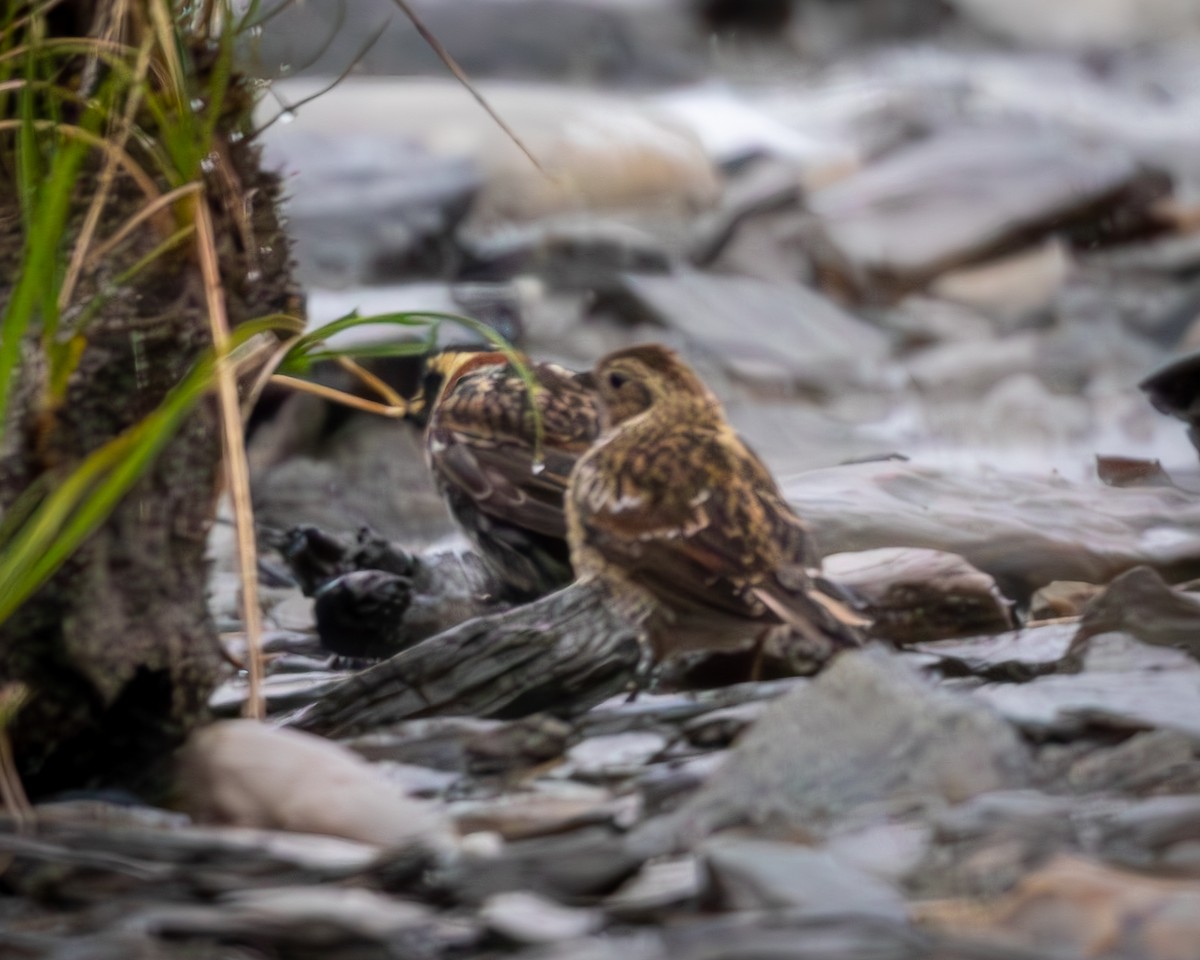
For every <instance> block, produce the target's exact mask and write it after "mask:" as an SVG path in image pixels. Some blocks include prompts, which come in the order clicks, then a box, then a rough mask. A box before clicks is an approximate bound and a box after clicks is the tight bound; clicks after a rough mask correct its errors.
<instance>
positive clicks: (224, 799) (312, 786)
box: [178, 720, 455, 851]
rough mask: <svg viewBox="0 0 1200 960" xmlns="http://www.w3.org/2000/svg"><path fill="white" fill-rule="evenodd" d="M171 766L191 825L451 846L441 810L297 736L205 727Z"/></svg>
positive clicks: (322, 743)
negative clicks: (176, 770) (176, 772)
mask: <svg viewBox="0 0 1200 960" xmlns="http://www.w3.org/2000/svg"><path fill="white" fill-rule="evenodd" d="M179 767H180V770H179V775H178V776H179V792H180V797H181V802H182V804H183V805H184V807H185V808H186V809H187V810H188V811H189V812H190V813H191V814H192V815H193V816H194V817H195V818H196V819H198V820H202V821H207V822H212V823H227V824H232V825H235V826H244V827H256V828H271V829H280V830H295V831H298V832H303V833H321V834H328V835H330V836H336V837H342V838H345V839H349V840H358V841H362V842H365V843H375V844H379V845H381V846H393V847H409V848H414V849H415V848H423V849H428V850H431V851H434V850H436V851H442V850H448V849H451V848H452V847H453V845H454V843H455V834H454V830H453V827H452V826H451V823H450V820H449V818H448V817H446V815H445V813H444V812H443V811H442V810H440V809H439V808H437V807H435V806H434V805H432V804H428V803H426V802H424V801H420V800H414V799H411V798H409V797H406V796H405V795H404V793H403V792H402V791H401V790H400V789H399V788H398V787H396V786H394V785H393V784H391V783H389V782H388V781H387V779H385V778H384V777H383V776H382V775H381V774H380V772H379V771H378V770H376V769H375V768H374V767H372V766H371V765H370V764H368V763H367V762H365V761H364V760H363V759H362V758H361V757H359V756H358V755H357V754H354V753H351V752H350V751H349V750H346V749H345V748H344V747H341V746H338V745H337V744H335V743H331V742H330V741H328V740H324V739H322V738H320V737H316V736H312V735H311V734H307V733H301V732H300V731H297V730H287V729H280V728H275V727H271V726H268V725H267V724H264V723H260V722H258V721H255V720H226V721H222V722H218V723H214V724H211V725H210V726H208V727H205V728H203V729H201V730H199V731H197V732H196V733H194V734H192V736H191V737H190V738H189V740H188V741H187V743H186V744H185V745H184V746H183V747H182V748H181V750H180V753H179Z"/></svg>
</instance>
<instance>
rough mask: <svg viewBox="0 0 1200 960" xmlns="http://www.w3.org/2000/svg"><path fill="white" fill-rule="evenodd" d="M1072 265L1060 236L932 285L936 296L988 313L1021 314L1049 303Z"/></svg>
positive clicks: (961, 270)
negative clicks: (1059, 238)
mask: <svg viewBox="0 0 1200 960" xmlns="http://www.w3.org/2000/svg"><path fill="white" fill-rule="evenodd" d="M1070 268H1071V260H1070V256H1069V254H1068V252H1067V249H1066V246H1065V245H1064V244H1063V243H1062V241H1061V240H1058V239H1057V238H1054V239H1050V240H1048V241H1046V242H1045V243H1042V244H1040V245H1039V246H1036V247H1034V248H1032V249H1031V250H1023V251H1021V252H1020V253H1015V254H1012V255H1010V256H1007V257H1001V258H998V259H995V260H989V261H987V262H986V263H981V264H978V265H976V266H971V267H960V268H958V269H957V270H952V271H950V272H948V273H944V274H942V275H941V276H940V277H938V278H937V279H936V280H935V281H934V282H933V283H932V284H931V285H930V287H929V291H930V293H931V294H933V295H934V296H935V297H943V298H945V299H946V300H952V301H954V302H956V303H961V304H965V305H967V306H971V307H975V308H976V309H978V310H982V311H984V312H985V313H988V314H996V315H1000V316H1010V315H1014V314H1016V315H1020V314H1025V313H1029V312H1031V311H1034V310H1038V309H1041V308H1044V307H1046V306H1048V305H1049V304H1050V302H1051V300H1052V299H1053V297H1054V295H1055V294H1056V293H1057V292H1058V290H1059V288H1060V287H1062V285H1063V284H1064V283H1065V282H1066V279H1067V275H1068V273H1069V271H1070Z"/></svg>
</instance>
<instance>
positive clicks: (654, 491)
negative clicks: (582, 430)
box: [576, 430, 808, 622]
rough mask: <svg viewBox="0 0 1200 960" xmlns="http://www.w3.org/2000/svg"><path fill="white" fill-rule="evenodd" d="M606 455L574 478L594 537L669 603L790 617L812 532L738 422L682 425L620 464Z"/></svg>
mask: <svg viewBox="0 0 1200 960" xmlns="http://www.w3.org/2000/svg"><path fill="white" fill-rule="evenodd" d="M599 460H600V458H594V457H589V458H588V460H587V461H585V462H584V463H583V464H581V470H580V473H579V476H578V477H577V480H576V484H577V486H576V491H577V492H576V501H577V503H578V504H579V505H580V509H581V517H582V519H583V528H584V536H585V538H586V540H587V543H588V545H589V546H591V547H592V548H593V549H594V550H596V551H597V552H598V553H599V554H600V555H601V556H602V557H604V558H605V559H606V560H607V561H608V562H609V563H612V564H614V565H615V566H617V567H618V568H620V569H622V570H625V571H627V572H629V573H630V574H631V575H632V576H633V579H634V580H635V581H636V582H637V583H639V584H640V585H642V586H643V587H645V588H647V589H649V590H650V591H651V592H652V593H654V594H655V595H657V596H658V597H659V598H660V599H661V600H663V601H664V602H665V603H667V604H670V605H687V606H693V607H697V608H700V609H710V610H713V611H714V612H717V611H719V612H724V613H728V614H730V615H733V616H736V617H741V618H747V619H763V620H767V621H771V622H780V621H782V620H783V617H782V616H781V615H780V613H779V612H778V610H777V609H776V608H777V607H780V606H783V607H785V608H786V607H788V606H789V605H790V602H789V600H788V599H787V594H788V593H789V592H791V589H789V588H788V587H787V583H793V584H794V588H792V589H795V590H798V591H803V590H804V589H805V587H806V586H807V578H806V576H805V575H804V572H803V571H804V563H805V558H806V551H807V543H808V538H807V535H806V531H805V528H804V525H803V523H802V522H801V521H800V519H799V518H798V517H796V515H795V514H794V513H792V511H791V510H790V509H789V508H788V507H787V505H786V504H785V503H784V501H783V499H782V497H780V496H779V493H778V488H777V487H776V486H775V482H774V480H773V479H772V478H771V475H770V474H769V473H768V472H767V471H766V469H765V467H763V466H762V464H761V463H760V462H759V461H758V460H757V458H755V457H753V455H748V454H747V451H746V449H745V447H743V446H742V445H741V443H740V441H738V440H737V438H736V436H735V435H733V434H732V432H731V431H730V432H728V433H726V432H724V431H687V430H677V431H674V432H672V434H670V435H669V436H667V437H665V438H664V439H663V440H662V442H659V443H656V444H653V445H647V446H646V448H645V449H639V450H637V451H635V452H634V453H633V454H632V456H631V457H630V458H628V459H626V461H624V462H622V464H621V468H620V469H619V470H613V469H611V468H610V467H608V466H606V465H605V464H603V463H602V462H598V461H599ZM783 572H786V576H785V577H784V580H783V581H782V582H780V581H777V575H778V574H780V573H783ZM757 590H762V591H765V594H764V596H758V595H757V594H756V591H757ZM805 606H807V605H806V604H805Z"/></svg>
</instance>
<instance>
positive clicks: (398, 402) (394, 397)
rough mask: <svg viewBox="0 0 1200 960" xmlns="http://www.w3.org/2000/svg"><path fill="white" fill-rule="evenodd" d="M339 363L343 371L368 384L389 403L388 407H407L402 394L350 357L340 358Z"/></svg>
mask: <svg viewBox="0 0 1200 960" xmlns="http://www.w3.org/2000/svg"><path fill="white" fill-rule="evenodd" d="M337 362H338V365H339V366H340V367H341V368H342V369H343V370H346V371H347V372H349V373H352V374H354V376H356V377H358V379H359V380H361V381H362V382H363V383H364V384H366V385H367V386H368V387H369V388H370V389H372V390H374V391H375V393H376V394H378V395H379V396H381V397H383V399H384V400H385V401H387V404H388V406H392V407H403V406H405V403H404V398H403V397H401V396H400V394H398V393H397V392H396V391H395V390H393V389H392V388H391V387H389V386H388V385H387V384H386V383H384V382H383V381H382V380H380V379H379V378H378V377H377V376H375V374H373V373H372V372H371V371H370V370H368V369H367V368H366V367H364V366H363V365H362V364H360V363H357V362H356V361H354V360H353V359H351V358H350V357H338V358H337Z"/></svg>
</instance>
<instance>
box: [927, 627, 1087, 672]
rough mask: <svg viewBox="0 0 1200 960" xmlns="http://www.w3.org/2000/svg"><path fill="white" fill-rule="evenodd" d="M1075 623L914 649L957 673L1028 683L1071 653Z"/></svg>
mask: <svg viewBox="0 0 1200 960" xmlns="http://www.w3.org/2000/svg"><path fill="white" fill-rule="evenodd" d="M1078 630H1079V624H1077V623H1053V624H1047V625H1045V626H1032V627H1027V628H1025V629H1022V630H1012V631H1008V632H1005V633H1001V634H997V635H996V636H985V637H972V638H970V639H966V640H941V641H937V642H934V643H919V644H917V645H916V646H915V647H914V649H915V650H917V651H919V652H921V653H928V654H932V655H933V656H935V657H937V658H939V659H940V660H942V661H943V663H944V664H946V666H945V667H943V669H946V668H947V667H950V668H952V669H954V670H957V671H964V672H967V673H974V674H978V675H980V676H988V677H991V678H993V679H997V680H1005V679H1007V680H1028V679H1030V678H1031V677H1034V676H1037V675H1039V674H1043V673H1049V672H1050V671H1052V670H1053V669H1054V668H1055V667H1056V666H1057V665H1058V664H1060V663H1061V662H1062V661H1063V660H1064V659H1065V658H1066V656H1067V654H1068V653H1069V652H1070V650H1071V643H1072V641H1073V640H1074V639H1075V634H1076V632H1077V631H1078Z"/></svg>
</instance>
